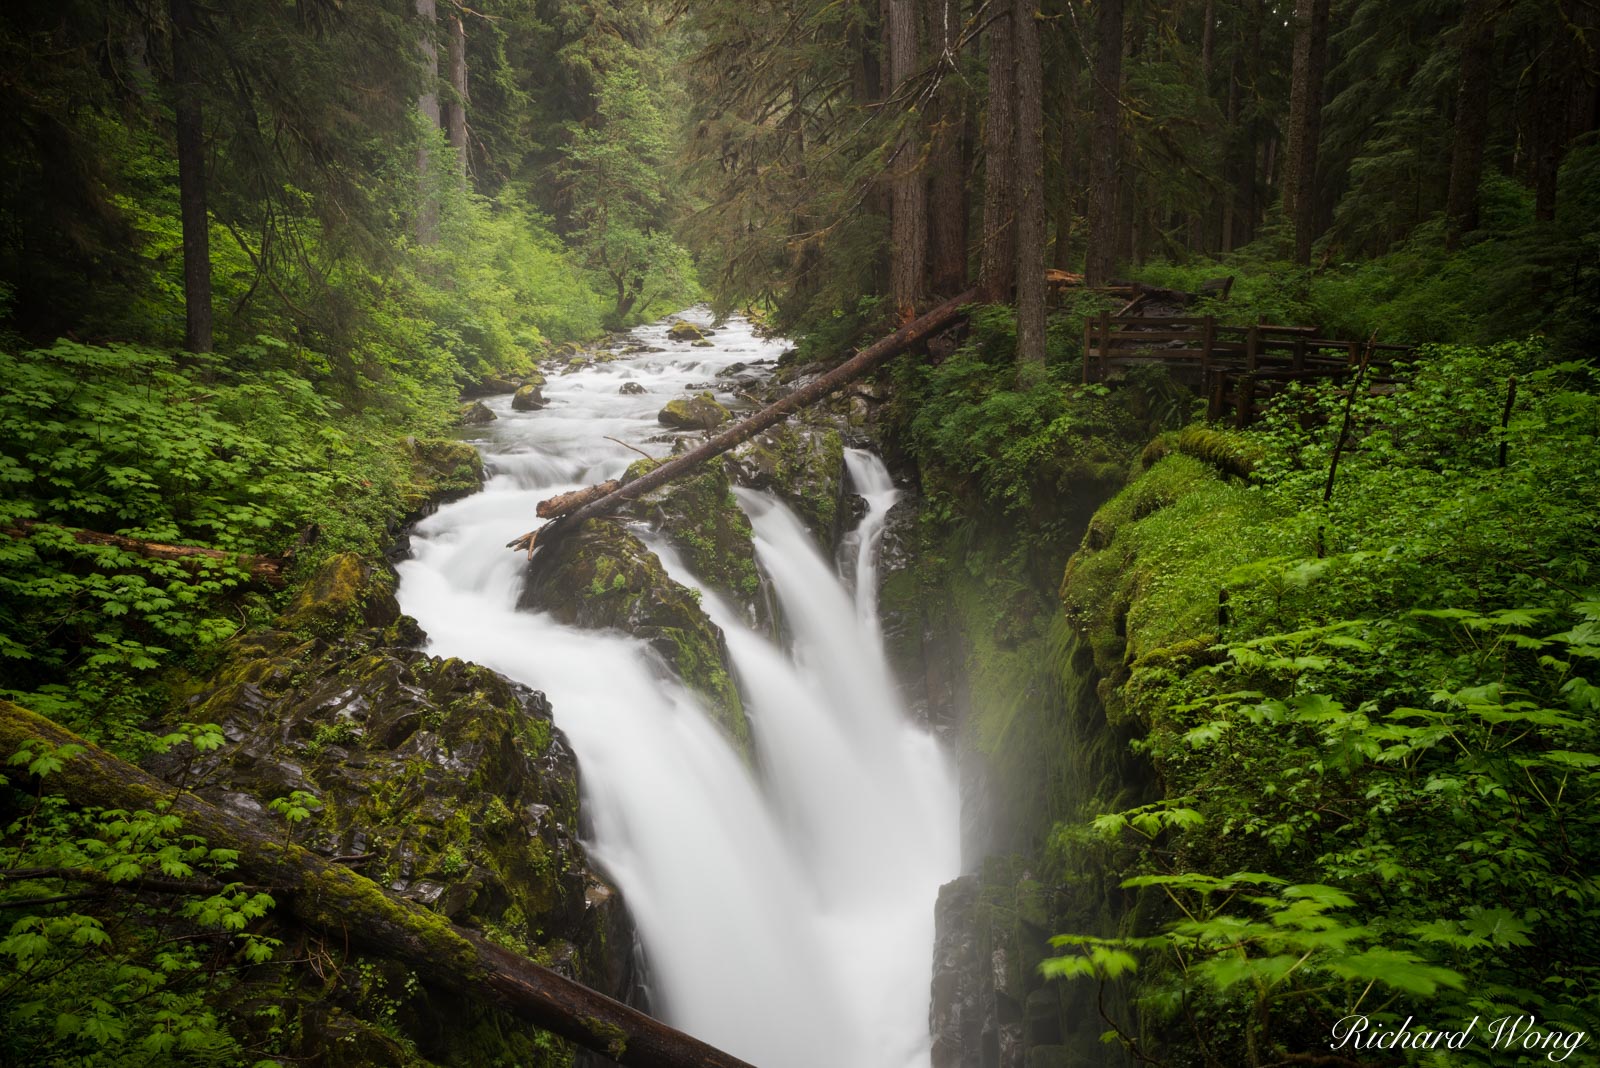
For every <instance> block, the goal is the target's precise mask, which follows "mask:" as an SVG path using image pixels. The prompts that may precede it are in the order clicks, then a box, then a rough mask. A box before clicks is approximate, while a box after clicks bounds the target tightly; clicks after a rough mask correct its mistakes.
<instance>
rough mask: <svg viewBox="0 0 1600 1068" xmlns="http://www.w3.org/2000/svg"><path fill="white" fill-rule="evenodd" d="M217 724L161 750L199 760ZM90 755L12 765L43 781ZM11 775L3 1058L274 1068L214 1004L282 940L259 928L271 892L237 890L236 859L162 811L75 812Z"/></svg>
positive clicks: (4, 801)
mask: <svg viewBox="0 0 1600 1068" xmlns="http://www.w3.org/2000/svg"><path fill="white" fill-rule="evenodd" d="M219 740H220V734H218V733H217V731H216V728H215V727H197V728H194V729H191V730H188V731H185V732H181V733H180V734H178V735H175V736H173V738H168V739H163V740H162V742H161V745H162V746H163V747H165V746H169V745H174V744H187V745H193V746H195V747H196V748H199V747H202V746H206V745H214V744H215V742H216V741H219ZM80 754H81V747H78V746H71V745H66V746H60V747H52V746H49V745H47V744H43V743H41V744H36V745H30V746H27V747H24V748H23V749H22V750H21V751H19V752H18V753H15V754H13V755H12V756H11V758H10V761H9V763H10V765H11V766H12V767H13V768H19V769H21V770H22V771H24V772H25V774H26V775H28V776H29V777H38V778H48V777H49V776H51V775H53V774H56V773H57V772H59V771H60V770H61V768H62V767H63V766H64V765H65V763H66V762H68V761H71V760H73V759H75V758H77V757H78V756H80ZM20 785H21V784H15V785H11V784H8V783H7V781H6V778H5V776H3V775H0V812H3V813H5V817H4V818H5V819H6V824H5V828H4V835H3V837H0V910H4V913H5V915H6V917H7V919H8V922H7V923H6V924H5V925H4V926H0V932H3V934H0V1055H3V1056H4V1058H5V1060H6V1061H7V1062H8V1063H17V1064H46V1063H50V1064H59V1063H71V1064H79V1065H85V1066H101V1065H104V1066H113V1065H116V1066H133V1065H157V1064H162V1065H165V1064H174V1065H207V1064H212V1065H237V1064H241V1063H255V1064H257V1065H258V1066H259V1065H270V1064H272V1063H273V1062H271V1061H267V1060H262V1059H259V1058H260V1053H259V1052H257V1053H254V1054H252V1051H250V1050H249V1049H247V1048H246V1047H245V1046H244V1045H243V1044H242V1043H241V1041H240V1040H239V1038H237V1037H236V1036H235V1035H234V1034H233V1033H231V1032H230V1030H229V1029H228V1027H227V1026H226V1023H225V1019H224V1014H223V1013H222V1012H220V1011H219V1009H218V1007H217V1006H218V1002H219V1001H220V1000H222V999H224V998H225V997H226V996H227V994H228V993H229V991H230V990H231V989H232V988H233V987H235V986H236V985H237V983H238V982H239V980H240V977H241V976H242V975H244V974H245V973H247V972H248V971H249V970H250V969H251V968H252V967H255V966H259V965H263V964H266V963H267V962H268V961H270V960H271V959H272V958H273V955H274V953H275V951H276V950H277V948H278V945H279V943H278V941H277V940H276V939H274V938H269V937H266V936H264V935H262V934H260V933H259V932H258V922H259V921H260V920H262V919H263V918H264V917H265V916H267V915H268V913H269V912H270V911H271V910H272V908H273V900H272V898H271V896H269V895H268V894H266V893H264V892H262V891H260V890H258V889H253V888H250V887H246V886H244V885H242V884H240V883H238V882H235V881H229V880H228V874H229V873H230V872H231V871H232V870H233V868H234V864H235V859H236V858H235V855H234V854H233V853H232V852H231V851H229V850H225V849H212V848H210V847H208V846H207V845H206V843H205V842H204V841H202V840H201V839H199V838H197V837H195V836H194V835H190V834H185V833H183V826H182V822H181V821H180V820H179V818H178V817H177V816H176V815H174V814H172V813H171V812H169V811H167V810H166V809H165V808H164V807H160V806H158V807H157V808H156V809H155V810H153V811H133V812H127V811H120V810H111V809H105V810H100V809H72V808H69V807H67V806H66V805H64V804H62V803H61V802H60V801H58V800H57V799H54V798H49V797H27V796H26V795H24V794H22V793H21V792H20V791H19V790H18V788H17V787H18V786H20Z"/></svg>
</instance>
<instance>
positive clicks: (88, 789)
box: [0, 701, 777, 1068]
mask: <svg viewBox="0 0 1600 1068" xmlns="http://www.w3.org/2000/svg"><path fill="white" fill-rule="evenodd" d="M30 742H31V743H35V744H37V743H40V742H43V743H46V744H48V745H51V746H57V747H59V746H64V745H75V746H81V747H82V751H81V752H79V753H77V754H76V755H74V756H72V757H71V758H70V759H67V760H65V761H64V762H63V766H62V768H61V770H60V771H58V772H55V773H53V774H51V775H49V776H47V777H46V778H44V779H43V780H41V781H40V784H39V785H40V786H41V787H42V788H43V789H44V790H45V791H47V792H50V793H53V794H57V795H60V796H62V797H65V798H66V799H67V800H68V801H70V802H72V803H73V804H75V805H80V806H85V807H100V808H111V809H129V810H141V809H142V810H147V811H155V810H156V809H157V808H158V807H161V806H164V805H170V808H168V811H170V812H171V813H172V814H173V815H176V816H178V817H180V818H181V819H182V820H183V830H184V833H186V834H194V835H199V836H200V837H202V838H204V839H205V840H206V842H207V843H208V844H209V845H210V846H211V847H212V848H218V849H222V848H225V849H233V850H237V851H238V853H239V858H238V869H237V870H238V872H239V873H240V874H241V875H243V876H244V877H245V879H246V880H248V881H250V882H254V883H261V884H264V885H267V886H269V887H271V888H272V893H273V896H274V898H275V899H276V900H277V902H278V906H279V907H280V908H283V909H286V910H287V912H288V913H289V914H290V915H292V916H293V917H294V918H295V919H296V920H298V921H300V922H301V923H304V924H306V925H307V926H309V927H312V928H315V929H317V930H319V931H323V932H326V933H328V934H330V935H331V936H333V937H334V938H335V939H337V940H340V941H342V940H343V939H345V938H346V937H347V936H348V938H349V939H350V941H351V942H353V943H355V944H357V945H359V946H361V947H362V948H364V949H366V950H368V951H370V952H373V953H376V954H378V955H380V956H383V957H387V958H390V959H393V960H397V961H401V962H403V963H405V964H408V965H410V966H412V967H414V968H416V969H417V970H418V971H419V973H420V974H421V975H423V976H424V977H425V980H424V981H426V982H429V983H436V984H438V985H440V986H443V987H447V988H449V989H451V990H454V991H456V992H458V993H461V994H464V995H466V996H468V997H471V998H474V999H477V1000H480V1001H483V1002H485V1003H487V1004H490V1005H492V1006H494V1007H495V1008H497V1009H500V1010H502V1011H504V1012H507V1013H510V1014H512V1015H514V1016H517V1017H519V1018H521V1019H523V1020H526V1021H528V1022H529V1023H531V1024H533V1025H535V1026H536V1027H541V1028H543V1029H545V1030H547V1031H551V1032H554V1033H555V1034H558V1035H561V1036H562V1037H563V1038H567V1039H570V1040H572V1041H573V1042H576V1043H578V1044H579V1045H582V1046H584V1047H586V1048H588V1049H592V1050H595V1051H596V1052H598V1053H601V1054H603V1055H605V1056H606V1057H609V1058H610V1059H611V1060H613V1061H615V1062H617V1063H618V1064H622V1065H629V1066H638V1068H750V1066H749V1065H747V1064H746V1063H745V1062H744V1061H741V1060H739V1059H738V1058H736V1057H732V1056H730V1055H729V1054H726V1053H723V1052H722V1051H721V1050H718V1049H715V1048H713V1047H712V1046H709V1045H707V1044H706V1043H704V1042H701V1041H700V1040H699V1039H697V1038H694V1037H692V1036H690V1035H686V1034H684V1033H683V1032H681V1031H677V1030H674V1029H673V1028H671V1027H668V1026H667V1025H666V1024H663V1023H661V1022H660V1021H658V1020H654V1019H652V1018H650V1017H649V1016H646V1015H645V1014H644V1013H642V1012H639V1011H638V1010H637V1009H631V1008H629V1007H628V1006H626V1005H623V1004H622V1003H621V1002H618V1001H613V1000H612V999H611V998H608V997H606V996H605V995H604V994H601V993H598V992H596V991H594V990H590V989H589V988H588V987H586V986H583V985H582V984H580V983H576V982H573V981H572V980H571V979H568V978H566V977H565V976H563V975H558V974H557V973H555V972H552V971H550V970H548V969H546V968H542V967H540V966H539V965H537V964H534V963H533V962H532V961H530V960H528V959H527V958H525V957H522V956H519V955H518V954H515V953H512V952H510V951H509V950H506V949H502V948H501V947H500V946H497V945H495V944H494V943H492V942H490V941H489V940H488V939H486V938H484V937H483V936H482V935H480V934H477V933H476V932H474V931H470V930H467V929H466V928H462V927H457V926H455V925H454V924H452V923H450V921H448V920H447V919H445V918H444V917H443V916H441V915H439V914H438V913H436V912H430V911H429V910H428V909H425V908H423V907H422V906H420V905H415V904H412V903H411V902H408V901H400V900H397V899H395V898H392V897H390V896H389V895H388V894H386V893H384V891H383V889H382V888H381V887H379V886H378V885H377V884H376V883H373V882H372V881H370V880H368V879H366V878H365V877H363V876H361V875H358V874H357V873H355V872H354V871H351V870H350V869H349V868H346V867H343V866H341V865H338V864H334V863H332V862H331V861H328V860H326V859H324V858H323V857H321V856H318V855H317V854H315V853H312V852H310V851H308V850H305V849H302V848H300V847H299V846H296V845H290V844H287V843H285V842H284V841H283V839H282V838H281V837H280V836H278V835H274V834H269V833H268V832H267V831H265V830H263V829H262V828H261V827H258V826H256V825H255V824H254V823H251V822H250V821H248V820H246V819H244V818H242V817H240V816H237V815H234V814H233V813H231V812H227V811H224V810H222V809H219V808H217V807H215V806H213V805H210V804H208V803H206V802H205V801H202V800H200V799H199V798H197V797H195V796H194V795H193V794H187V793H180V792H177V791H176V790H175V789H174V788H173V787H172V786H171V785H170V784H168V783H165V782H163V781H161V780H160V779H157V778H156V777H155V776H153V775H149V774H147V773H145V772H143V771H141V770H140V769H138V768H136V767H134V766H133V765H132V764H128V763H126V762H125V761H122V760H119V759H118V758H116V757H114V756H112V755H111V754H110V753H107V752H106V751H105V750H103V749H101V748H99V747H98V746H96V745H94V744H92V743H90V742H87V741H85V740H84V739H83V738H80V737H78V736H77V735H75V734H73V733H71V732H70V731H67V730H64V729H63V728H61V727H59V726H57V725H56V724H55V723H52V722H51V721H50V720H48V719H45V718H44V717H43V716H39V715H35V714H34V713H32V712H29V711H27V710H26V709H24V708H21V707H20V706H18V705H14V704H12V703H11V702H9V701H0V753H3V754H5V755H6V756H7V757H9V756H10V755H11V754H12V753H15V752H17V751H18V750H19V749H20V748H22V746H23V745H24V744H27V743H30ZM774 1011H777V1008H776V1007H775V1008H774Z"/></svg>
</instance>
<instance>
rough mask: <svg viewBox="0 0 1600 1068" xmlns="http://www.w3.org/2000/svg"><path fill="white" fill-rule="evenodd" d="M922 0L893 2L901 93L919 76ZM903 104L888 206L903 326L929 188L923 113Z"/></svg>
mask: <svg viewBox="0 0 1600 1068" xmlns="http://www.w3.org/2000/svg"><path fill="white" fill-rule="evenodd" d="M920 21H921V20H920V19H919V18H918V17H917V0H889V25H888V33H889V76H890V78H891V79H892V80H893V82H894V89H895V92H896V93H901V92H902V91H904V90H905V89H906V84H907V83H908V82H909V81H910V80H911V78H912V76H913V75H915V74H916V72H917V30H918V28H919V27H918V23H919V22H920ZM911 103H913V101H910V100H902V101H900V108H901V109H903V110H905V111H906V112H907V116H906V118H905V119H904V121H903V124H902V128H901V134H900V139H899V141H898V143H897V144H896V146H895V159H894V164H893V173H894V185H893V188H892V190H891V202H890V205H889V290H890V294H891V296H892V297H893V299H894V306H895V312H896V314H897V315H898V316H899V320H900V322H902V323H905V322H910V321H911V320H912V319H914V318H916V314H917V298H919V297H920V296H922V292H923V282H922V276H923V267H924V265H925V263H926V260H927V257H928V214H927V189H926V187H925V185H924V183H923V176H922V137H921V125H922V114H921V113H920V112H919V111H916V110H914V109H912V108H910V106H909V105H910V104H911Z"/></svg>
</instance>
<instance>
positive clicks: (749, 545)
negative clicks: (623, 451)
mask: <svg viewBox="0 0 1600 1068" xmlns="http://www.w3.org/2000/svg"><path fill="white" fill-rule="evenodd" d="M654 466H656V463H655V461H652V460H639V461H636V462H635V463H634V464H633V466H631V467H629V468H628V475H627V476H624V479H623V481H624V482H626V481H629V479H630V478H631V477H636V476H637V475H638V474H640V473H642V472H643V471H647V470H649V469H650V468H652V467H654ZM622 514H624V515H629V516H632V517H634V518H635V519H639V520H642V521H644V522H646V523H649V524H650V525H651V526H652V527H653V528H654V529H655V530H656V532H657V533H658V534H660V535H661V536H662V537H663V538H665V539H666V540H667V541H668V542H669V543H670V544H671V545H672V547H673V548H674V549H676V550H677V551H678V552H679V553H680V554H681V555H682V556H683V560H684V563H686V564H688V566H689V570H690V571H692V572H694V575H695V578H697V579H699V580H700V582H702V583H704V584H705V585H706V586H707V587H709V588H711V589H713V590H715V591H716V592H717V593H718V594H719V595H721V596H722V597H723V598H724V599H725V600H727V601H728V602H730V603H731V604H734V605H736V606H738V607H739V608H740V610H741V611H742V612H743V613H744V616H745V618H746V619H747V620H748V621H749V622H750V623H752V624H753V625H754V626H756V627H757V628H760V629H767V628H768V627H769V626H770V622H771V620H770V613H769V612H768V608H767V600H766V598H765V597H763V596H762V592H761V574H760V572H759V571H757V569H756V550H755V544H754V542H753V541H752V540H751V531H750V520H749V518H748V517H747V516H746V515H745V514H744V511H743V510H742V509H741V508H740V507H739V502H738V501H737V500H735V499H734V496H733V485H732V483H731V482H729V480H728V474H727V472H726V471H725V470H723V468H722V467H721V466H720V465H718V464H714V463H712V464H706V465H705V466H704V467H703V468H702V469H701V472H700V473H699V474H698V475H696V476H695V477H694V478H686V479H683V480H681V481H679V482H673V483H671V484H669V485H666V486H663V487H662V488H661V489H659V490H656V491H655V492H654V493H651V494H648V495H647V496H645V497H643V498H641V499H639V500H637V501H630V502H628V503H627V504H626V505H624V506H623V509H622Z"/></svg>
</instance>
